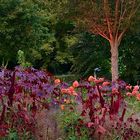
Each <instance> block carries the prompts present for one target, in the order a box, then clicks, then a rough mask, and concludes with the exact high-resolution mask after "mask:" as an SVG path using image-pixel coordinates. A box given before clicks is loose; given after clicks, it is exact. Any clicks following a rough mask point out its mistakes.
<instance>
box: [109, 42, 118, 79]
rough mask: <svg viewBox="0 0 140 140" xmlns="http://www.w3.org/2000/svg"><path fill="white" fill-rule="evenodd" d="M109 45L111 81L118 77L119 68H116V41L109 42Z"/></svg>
mask: <svg viewBox="0 0 140 140" xmlns="http://www.w3.org/2000/svg"><path fill="white" fill-rule="evenodd" d="M110 46H111V50H110V51H111V73H112V81H116V80H117V79H118V78H119V69H118V55H119V53H118V47H119V44H118V42H110Z"/></svg>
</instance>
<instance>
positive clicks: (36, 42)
mask: <svg viewBox="0 0 140 140" xmlns="http://www.w3.org/2000/svg"><path fill="white" fill-rule="evenodd" d="M43 21H44V19H43V15H41V13H40V9H39V6H38V5H37V4H36V3H34V2H33V1H32V0H0V57H1V58H3V59H4V60H5V61H7V60H8V61H9V62H10V64H12V63H14V65H15V64H16V56H17V51H18V50H19V49H20V50H23V51H24V52H25V55H27V56H31V54H32V51H33V50H32V48H34V49H38V48H39V46H40V45H41V44H42V42H43V40H45V39H46V38H47V35H48V28H47V27H45V26H44V25H43ZM31 57H32V59H33V55H32V56H31ZM1 60H2V59H1Z"/></svg>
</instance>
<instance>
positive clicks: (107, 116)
mask: <svg viewBox="0 0 140 140" xmlns="http://www.w3.org/2000/svg"><path fill="white" fill-rule="evenodd" d="M76 85H78V86H76V87H75V88H74V86H72V91H73V90H74V89H75V91H76V93H77V96H76V100H75V102H76V103H77V106H79V105H80V106H81V107H79V108H81V110H78V112H81V115H80V117H79V119H78V120H77V124H76V125H75V124H74V126H75V130H76V132H77V135H78V136H81V135H82V130H83V128H85V127H86V128H87V130H88V137H89V139H91V138H92V139H94V138H95V139H104V138H105V137H108V138H109V137H111V136H113V135H115V134H117V135H118V137H119V138H122V137H123V138H124V139H126V140H127V139H131V138H138V137H140V133H139V131H137V129H133V128H132V126H133V125H134V123H132V122H131V121H130V119H129V118H127V117H126V115H125V114H126V112H127V103H126V102H125V93H126V89H128V86H126V83H125V82H123V81H117V82H116V83H114V82H110V81H106V80H105V79H104V78H98V79H97V78H95V77H93V76H90V77H89V78H88V79H87V80H83V81H80V82H79V83H78V84H76ZM130 89H132V87H129V90H130ZM138 90H139V88H138V86H135V87H134V88H133V90H132V92H133V93H134V92H135V96H137V98H138V95H139V92H138ZM61 91H62V92H63V93H68V94H69V95H72V93H71V92H70V91H71V90H70V89H69V88H68V89H62V90H61ZM77 108H78V107H77ZM135 120H137V122H139V121H140V120H139V119H138V118H136V119H135ZM138 124H139V123H138ZM69 125H70V124H69ZM71 125H72V124H71ZM137 126H138V130H139V129H140V126H139V125H137ZM110 133H111V134H110ZM128 133H131V135H129V137H128V135H127V134H128Z"/></svg>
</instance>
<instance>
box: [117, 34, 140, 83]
mask: <svg viewBox="0 0 140 140" xmlns="http://www.w3.org/2000/svg"><path fill="white" fill-rule="evenodd" d="M139 44H140V37H139V33H132V32H131V33H129V34H127V35H126V36H125V38H124V39H123V40H122V44H121V47H120V56H121V61H120V65H121V66H123V67H125V69H123V71H122V73H121V78H122V79H125V80H126V81H127V82H129V83H132V84H137V81H139V80H140V62H139V60H140V55H139V52H140V47H139Z"/></svg>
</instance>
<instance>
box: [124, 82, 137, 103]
mask: <svg viewBox="0 0 140 140" xmlns="http://www.w3.org/2000/svg"><path fill="white" fill-rule="evenodd" d="M139 89H140V88H139V86H138V85H136V86H134V87H132V86H130V85H128V86H126V90H127V91H128V92H127V93H126V95H127V96H133V97H136V99H137V100H138V101H140V91H139Z"/></svg>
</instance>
